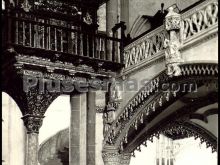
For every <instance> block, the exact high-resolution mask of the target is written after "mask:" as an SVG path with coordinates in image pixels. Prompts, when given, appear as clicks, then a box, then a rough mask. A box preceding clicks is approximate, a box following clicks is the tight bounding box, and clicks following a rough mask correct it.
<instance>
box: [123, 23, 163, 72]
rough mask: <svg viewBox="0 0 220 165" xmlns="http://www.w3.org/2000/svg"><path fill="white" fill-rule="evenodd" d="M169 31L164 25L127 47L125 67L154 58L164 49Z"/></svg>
mask: <svg viewBox="0 0 220 165" xmlns="http://www.w3.org/2000/svg"><path fill="white" fill-rule="evenodd" d="M165 38H167V33H166V31H165V29H164V28H163V26H160V27H159V28H157V29H155V30H153V31H152V32H150V33H148V34H146V35H145V36H143V37H141V38H140V39H138V40H136V41H134V42H133V43H131V44H129V45H128V46H126V47H125V50H124V57H125V67H126V68H128V67H130V66H133V65H136V64H138V63H140V62H141V61H145V60H149V59H152V58H153V57H154V56H156V55H157V54H158V53H159V52H161V51H162V50H163V49H164V40H165Z"/></svg>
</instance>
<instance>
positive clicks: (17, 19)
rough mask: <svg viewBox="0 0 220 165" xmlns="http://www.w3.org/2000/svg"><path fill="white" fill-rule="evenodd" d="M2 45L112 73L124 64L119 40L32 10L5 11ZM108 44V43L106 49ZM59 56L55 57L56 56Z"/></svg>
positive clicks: (20, 51) (29, 53) (21, 52)
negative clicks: (109, 46)
mask: <svg viewBox="0 0 220 165" xmlns="http://www.w3.org/2000/svg"><path fill="white" fill-rule="evenodd" d="M2 16H3V20H4V23H5V24H4V26H3V29H4V33H6V34H7V35H4V38H3V41H4V42H3V48H5V49H9V48H11V47H12V48H13V50H14V51H15V52H16V53H17V54H23V55H28V56H37V57H42V58H48V59H50V60H51V61H54V60H57V59H58V58H59V60H62V62H71V63H74V64H75V63H79V64H81V65H83V64H88V65H90V66H94V67H96V65H97V67H100V66H98V65H99V63H100V65H101V67H100V68H103V69H105V70H111V71H113V72H116V71H119V70H120V69H121V68H122V67H123V62H122V60H123V58H122V57H121V55H122V53H121V52H122V51H121V49H122V40H121V39H118V38H113V37H108V36H107V35H105V34H99V33H96V32H88V31H85V30H82V29H80V28H79V27H77V26H74V25H73V24H72V22H70V21H68V20H57V19H54V18H53V17H50V18H49V17H42V16H39V15H37V14H36V13H34V12H28V13H25V12H21V11H17V10H13V11H9V12H8V11H4V12H3V13H2ZM107 45H111V50H108V48H107ZM57 56H58V57H57Z"/></svg>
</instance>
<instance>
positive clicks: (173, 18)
mask: <svg viewBox="0 0 220 165" xmlns="http://www.w3.org/2000/svg"><path fill="white" fill-rule="evenodd" d="M180 22H181V17H180V14H178V13H176V12H174V9H173V7H170V8H169V9H168V14H167V15H166V18H165V28H166V30H168V31H169V30H176V29H180V26H181V24H180Z"/></svg>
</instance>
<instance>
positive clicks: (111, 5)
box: [106, 0, 118, 60]
mask: <svg viewBox="0 0 220 165" xmlns="http://www.w3.org/2000/svg"><path fill="white" fill-rule="evenodd" d="M117 17H118V0H109V1H108V2H107V3H106V33H107V35H108V36H110V37H112V28H113V27H114V26H115V24H116V23H118V18H117ZM112 44H113V43H112V42H111V41H108V44H107V60H112Z"/></svg>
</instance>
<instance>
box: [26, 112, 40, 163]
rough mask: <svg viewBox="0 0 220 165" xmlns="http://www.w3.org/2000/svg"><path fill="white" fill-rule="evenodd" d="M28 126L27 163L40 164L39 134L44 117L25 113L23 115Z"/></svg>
mask: <svg viewBox="0 0 220 165" xmlns="http://www.w3.org/2000/svg"><path fill="white" fill-rule="evenodd" d="M22 119H23V121H24V124H25V126H26V128H27V144H26V161H25V164H26V165H38V146H39V144H38V134H39V129H40V127H41V125H42V121H43V117H42V116H35V115H29V114H28V115H25V116H24V117H22Z"/></svg>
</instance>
